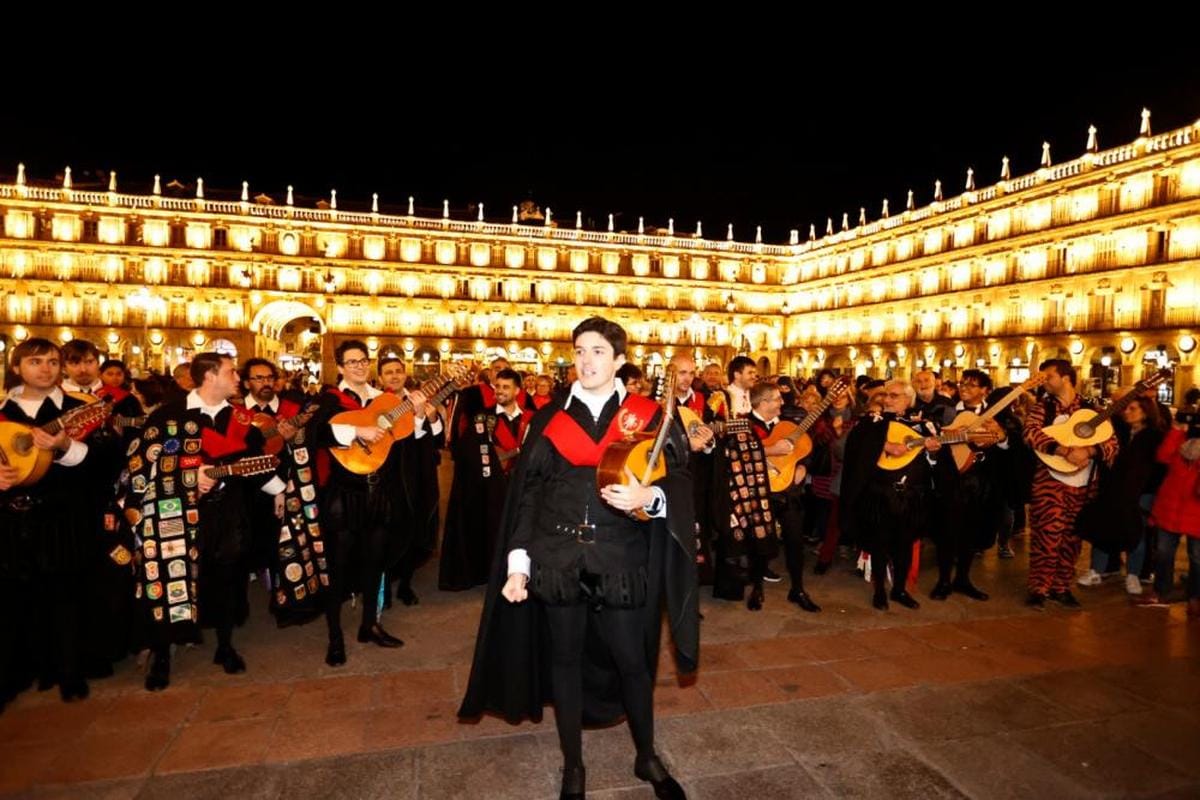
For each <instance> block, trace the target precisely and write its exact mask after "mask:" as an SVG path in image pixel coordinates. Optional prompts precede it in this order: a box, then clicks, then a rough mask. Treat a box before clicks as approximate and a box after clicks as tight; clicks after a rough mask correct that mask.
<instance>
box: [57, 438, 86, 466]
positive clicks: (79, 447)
mask: <svg viewBox="0 0 1200 800" xmlns="http://www.w3.org/2000/svg"><path fill="white" fill-rule="evenodd" d="M87 454H88V446H87V445H86V444H84V443H83V442H77V441H75V440H74V439H72V440H71V444H70V445H69V446H68V447H67V452H65V453H63V454H62V455H61V456H59V457H58V458H56V459H54V463H56V464H62V465H63V466H64V467H73V466H75V465H76V464H78V463H80V462H81V461H83V460H84V459H85V458H87Z"/></svg>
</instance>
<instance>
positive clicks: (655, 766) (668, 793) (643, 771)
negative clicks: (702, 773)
mask: <svg viewBox="0 0 1200 800" xmlns="http://www.w3.org/2000/svg"><path fill="white" fill-rule="evenodd" d="M633 774H634V775H636V776H637V777H638V778H640V779H641V780H644V781H646V782H647V783H649V784H650V785H652V786H653V787H654V796H655V797H657V798H659V800H687V795H686V794H684V793H683V787H682V786H680V785H679V782H678V781H676V780H675V779H674V778H672V777H671V773H669V772H667V768H666V766H665V765H664V764H663V763H662V760H661V759H660V758H659V757H658V756H651V757H650V758H648V759H646V760H645V761H639V762H637V763H635V764H634V765H633Z"/></svg>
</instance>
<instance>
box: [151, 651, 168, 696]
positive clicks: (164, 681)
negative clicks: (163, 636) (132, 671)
mask: <svg viewBox="0 0 1200 800" xmlns="http://www.w3.org/2000/svg"><path fill="white" fill-rule="evenodd" d="M170 684H171V654H170V653H151V654H150V669H149V670H147V672H146V691H148V692H159V691H162V690H163V689H165V688H167V687H168V686H169V685H170Z"/></svg>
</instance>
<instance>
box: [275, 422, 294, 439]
mask: <svg viewBox="0 0 1200 800" xmlns="http://www.w3.org/2000/svg"><path fill="white" fill-rule="evenodd" d="M276 430H278V431H279V435H280V436H282V437H283V440H284V441H285V442H290V441H291V440H292V439H294V438H295V437H296V430H297V428H296V426H295V425H293V424H292V421H291V420H287V419H285V420H283V421H282V422H280V423H279V425H277V426H276Z"/></svg>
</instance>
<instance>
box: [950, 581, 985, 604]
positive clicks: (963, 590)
mask: <svg viewBox="0 0 1200 800" xmlns="http://www.w3.org/2000/svg"><path fill="white" fill-rule="evenodd" d="M951 588H953V589H954V591H955V592H957V593H958V594H965V595H966V596H967V597H969V598H971V599H972V600H987V599H988V598H990V597H991V595H989V594H988V593H987V592H985V591H983V590H982V589H980V588H979V587H978V586H976V585H975V584H973V583H971V582H970V581H955V582H954V586H953V587H951Z"/></svg>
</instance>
